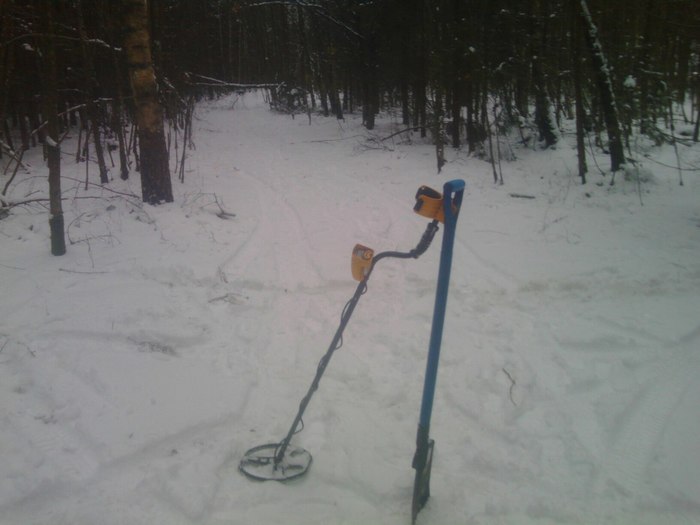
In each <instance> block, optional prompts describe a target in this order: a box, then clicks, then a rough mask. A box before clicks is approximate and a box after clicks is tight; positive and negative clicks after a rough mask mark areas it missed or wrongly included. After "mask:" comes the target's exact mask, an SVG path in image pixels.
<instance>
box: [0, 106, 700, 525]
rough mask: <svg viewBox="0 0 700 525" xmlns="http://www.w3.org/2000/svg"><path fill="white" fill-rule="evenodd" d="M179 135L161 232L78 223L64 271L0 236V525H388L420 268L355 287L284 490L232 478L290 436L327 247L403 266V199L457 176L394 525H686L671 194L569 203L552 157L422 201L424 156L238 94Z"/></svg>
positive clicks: (104, 210)
mask: <svg viewBox="0 0 700 525" xmlns="http://www.w3.org/2000/svg"><path fill="white" fill-rule="evenodd" d="M198 119H199V120H198V125H199V132H198V134H197V135H196V142H197V150H196V152H194V156H193V158H192V159H191V160H190V164H189V168H190V169H189V170H188V172H187V173H186V181H185V184H184V185H181V184H179V183H176V186H175V188H176V191H177V192H178V196H177V202H176V203H175V204H174V205H173V206H163V207H160V208H155V209H154V208H144V209H142V208H140V207H139V206H137V205H135V204H133V203H129V202H128V201H126V200H116V201H113V202H112V203H111V204H109V205H108V203H106V202H103V201H74V202H73V203H71V204H70V205H69V207H68V209H67V223H69V224H70V228H69V231H70V233H71V234H72V238H73V239H78V240H81V242H78V243H77V244H73V245H71V246H69V253H68V254H67V255H66V256H65V257H63V258H60V260H59V259H55V258H50V257H49V256H47V255H46V253H45V252H46V235H47V231H46V230H47V227H46V224H45V222H46V221H45V216H44V215H43V214H38V213H30V212H29V211H25V212H23V213H18V214H16V215H15V216H13V217H11V218H9V219H5V220H3V221H0V234H1V236H0V243H2V246H1V247H2V250H0V287H1V289H2V290H3V302H2V303H0V395H1V397H0V421H1V423H2V424H1V425H0V453H1V456H0V524H1V525H5V524H7V525H19V524H25V523H37V524H44V523H45V524H51V525H62V524H66V525H68V524H70V525H89V524H94V523H102V524H107V525H109V524H117V523H135V524H137V523H144V524H145V523H149V524H150V523H168V524H183V525H184V524H187V525H195V524H196V525H200V524H201V525H209V524H212V525H216V524H227V525H231V524H241V525H243V524H251V523H264V524H302V523H303V524H305V525H307V524H319V525H320V524H329V523H333V524H336V523H337V524H348V525H350V524H357V523H368V524H369V523H381V524H386V525H393V524H396V525H398V524H406V523H409V522H410V500H411V489H412V483H413V472H414V471H413V470H412V469H411V459H412V455H413V451H414V439H415V430H416V425H417V417H418V409H419V405H420V393H421V392H420V390H421V388H422V381H423V373H424V366H425V357H426V352H427V344H428V337H429V332H430V320H431V315H432V305H433V300H434V286H435V278H436V274H437V263H438V257H439V250H438V248H437V247H433V248H432V249H431V250H430V251H429V252H428V253H426V254H425V255H424V256H423V257H422V258H421V259H419V260H417V261H386V262H382V263H381V264H380V265H378V267H377V270H376V271H375V273H374V275H373V278H372V281H371V282H370V285H369V291H368V293H367V294H366V295H365V296H364V297H363V298H362V300H361V302H360V304H359V306H358V308H357V310H356V312H355V315H354V316H353V319H352V321H351V323H350V325H349V326H348V328H347V330H346V333H345V338H344V339H345V344H344V346H343V348H342V349H341V350H339V351H338V352H337V353H336V354H335V356H334V357H333V361H332V362H331V364H330V366H329V367H328V370H327V371H326V374H325V376H324V378H323V381H322V382H321V386H320V388H319V390H318V392H317V393H316V394H315V396H314V398H313V400H312V402H311V404H310V405H309V409H308V411H307V415H306V417H305V428H304V430H303V432H302V433H300V434H298V435H297V436H295V438H294V442H295V443H296V444H298V445H300V446H303V447H305V448H307V449H308V450H309V451H310V452H312V454H313V456H314V463H313V465H312V467H311V470H310V472H309V474H308V475H307V476H306V477H304V478H303V479H301V480H298V481H295V482H293V483H288V484H277V483H253V482H250V481H249V480H247V479H246V478H244V477H243V476H241V475H240V474H239V473H238V472H237V464H238V461H239V459H240V457H241V455H242V454H243V452H244V451H245V450H246V449H248V448H250V447H252V446H254V445H258V444H262V443H266V442H271V441H276V440H279V439H281V438H282V437H283V436H284V434H285V433H286V432H287V430H288V426H289V425H290V424H291V421H292V418H293V416H294V414H295V413H296V410H297V408H298V403H299V401H300V399H301V397H302V395H303V394H304V393H305V392H306V389H307V388H308V385H309V383H310V381H311V379H312V377H313V374H314V372H315V369H316V364H317V362H318V360H319V358H320V357H321V356H322V355H323V353H324V352H325V350H326V348H327V345H328V343H329V342H330V338H331V336H332V335H333V333H334V331H335V328H336V326H337V324H338V321H339V316H340V312H341V309H342V307H343V305H344V304H345V301H346V300H347V299H348V298H349V297H350V296H351V295H352V293H353V291H354V288H355V283H354V282H353V281H352V279H351V277H350V268H349V260H350V250H351V248H352V246H353V245H354V244H355V243H356V242H361V243H363V244H366V245H368V246H372V247H374V248H375V249H377V250H386V249H401V250H407V249H410V248H412V247H413V246H414V245H415V244H416V242H417V241H418V239H419V238H420V235H421V234H422V232H423V229H424V227H425V222H424V219H422V218H420V217H418V216H416V215H414V214H413V213H412V211H411V208H412V204H413V194H414V193H415V190H416V189H417V187H418V186H419V185H421V184H429V185H432V186H434V187H437V188H440V187H441V186H442V184H443V182H444V181H446V180H449V179H452V178H457V177H459V178H464V179H466V181H467V193H466V195H465V200H464V208H463V212H462V216H461V217H460V224H459V226H458V232H457V244H456V247H455V256H454V259H455V267H454V270H453V280H452V287H451V290H450V300H449V305H448V319H447V322H446V326H445V336H444V342H443V352H442V361H441V368H440V371H439V378H438V388H437V393H436V400H435V410H434V413H433V420H432V429H431V436H432V437H433V438H434V439H435V440H436V443H437V445H436V455H435V462H434V465H433V479H432V497H431V499H430V501H429V503H428V505H427V507H426V508H425V509H424V510H423V511H422V512H421V513H420V515H419V520H418V522H419V523H420V524H428V523H440V524H442V523H469V524H484V525H492V524H509V525H521V524H537V525H544V524H552V523H558V524H565V525H574V524H589V523H600V524H616V525H617V524H619V525H622V524H630V523H634V524H635V525H636V524H642V525H644V524H657V523H667V524H670V525H675V524H679V525H680V524H695V523H700V489H698V487H700V439H698V436H700V418H698V417H697V414H698V411H697V407H698V406H699V404H700V387H699V386H698V385H700V383H699V382H698V381H697V377H698V376H700V353H699V352H698V349H699V348H700V317H699V316H698V313H697V312H698V311H700V257H699V256H700V228H698V225H700V209H698V206H697V195H698V190H699V189H700V187H699V186H700V181H699V180H698V177H697V175H695V176H694V178H693V177H692V176H690V175H689V177H688V179H687V180H686V187H685V188H683V189H680V188H678V187H677V186H676V185H675V184H674V181H675V179H674V174H673V173H672V172H669V173H668V174H666V173H660V174H658V176H657V182H656V184H654V185H652V186H650V188H649V192H648V193H647V194H645V195H644V200H645V202H644V206H641V205H640V203H639V197H638V195H637V193H636V186H634V185H633V184H632V183H628V182H625V181H620V182H619V184H618V185H617V186H616V187H615V188H612V189H610V188H609V187H608V186H607V185H605V186H596V185H595V184H590V185H589V186H587V187H585V188H581V187H579V186H576V184H575V181H573V182H572V180H571V177H570V176H568V175H566V174H565V173H566V171H567V163H573V161H572V159H573V158H574V157H573V156H572V155H571V152H569V151H567V150H566V148H561V149H560V150H559V151H548V152H538V153H534V152H529V151H520V152H518V154H519V155H520V156H521V159H520V161H519V162H517V163H512V164H506V165H504V169H505V170H506V173H505V174H504V175H505V179H506V186H504V187H494V186H493V185H492V184H491V182H490V168H489V167H488V166H487V165H486V164H485V163H483V162H481V161H478V160H474V159H469V158H465V157H464V155H463V154H458V155H455V153H454V152H452V151H450V152H449V153H450V154H451V155H453V158H452V159H450V160H451V162H450V163H449V164H448V165H447V166H446V168H445V169H444V170H443V174H442V175H440V176H437V175H435V173H434V153H433V150H432V148H431V147H430V146H429V145H417V144H414V145H411V146H408V145H402V144H398V143H394V144H390V145H389V148H388V149H384V150H380V149H368V148H367V147H366V145H364V144H363V143H362V142H361V139H360V138H359V137H358V135H359V134H361V133H362V128H361V127H360V126H359V124H358V122H357V121H356V119H355V118H354V117H351V118H349V119H348V120H347V121H345V122H340V123H338V122H336V121H335V120H334V119H322V118H318V119H316V118H315V119H314V121H313V123H312V125H309V123H308V120H307V119H306V116H297V118H296V119H290V118H289V117H287V116H281V115H276V114H274V113H271V112H269V111H267V110H266V109H265V107H264V105H263V104H262V103H261V101H260V100H259V99H257V98H256V97H254V96H251V95H248V96H246V97H242V98H235V101H234V98H229V99H225V100H222V101H218V102H214V103H210V104H208V105H207V106H205V107H202V108H200V110H199V111H198ZM381 126H384V127H380V129H379V130H378V133H379V134H386V135H388V134H389V133H388V132H387V133H384V131H386V130H388V129H389V127H390V122H389V121H388V120H387V121H384V122H383V123H382V125H381ZM686 155H687V156H688V157H690V156H692V155H694V157H693V158H694V159H695V160H700V153H698V151H697V148H696V149H695V150H690V149H689V150H688V151H687V153H686ZM35 164H36V165H39V164H40V163H39V162H38V161H37V162H36V163H35ZM27 184H30V182H28V183H27ZM114 184H115V185H116V184H122V183H121V182H119V183H117V182H116V181H115V183H114ZM130 184H131V185H133V186H134V187H135V188H136V187H138V184H137V181H132V182H131V183H130ZM19 189H22V190H23V189H24V188H23V187H22V186H19ZM19 189H18V191H19ZM509 192H512V193H527V194H532V195H534V196H535V199H527V200H525V199H514V198H512V197H509V196H508V193H509ZM214 193H215V194H216V198H217V199H218V200H219V202H221V203H222V204H223V206H224V207H225V209H226V210H228V211H231V212H234V213H235V214H236V216H235V217H234V218H231V219H228V220H225V219H222V218H219V217H217V215H216V212H217V211H218V208H217V206H216V205H214V197H213V194H214ZM439 242H440V234H438V239H437V240H436V243H435V244H436V245H437V246H439Z"/></svg>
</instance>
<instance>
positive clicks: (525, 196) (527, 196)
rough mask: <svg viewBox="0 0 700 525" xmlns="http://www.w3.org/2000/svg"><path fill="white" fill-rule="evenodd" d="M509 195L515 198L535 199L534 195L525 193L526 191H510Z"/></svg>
mask: <svg viewBox="0 0 700 525" xmlns="http://www.w3.org/2000/svg"><path fill="white" fill-rule="evenodd" d="M508 196H509V197H513V198H514V199H534V198H535V196H534V195H525V194H524V193H509V194H508Z"/></svg>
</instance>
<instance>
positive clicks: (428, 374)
mask: <svg viewBox="0 0 700 525" xmlns="http://www.w3.org/2000/svg"><path fill="white" fill-rule="evenodd" d="M463 195H464V181H463V180H461V179H460V180H453V181H450V182H447V183H446V184H445V185H444V186H443V197H442V198H443V211H444V213H445V233H444V234H443V236H442V250H441V251H440V270H439V273H438V283H437V291H436V293H435V309H434V310H433V326H432V329H431V331H430V346H429V348H428V363H427V365H426V369H425V382H424V384H423V399H422V401H421V408H420V418H419V421H418V433H417V435H416V453H415V454H414V456H413V465H412V466H413V468H414V469H416V476H415V481H414V483H413V503H412V512H411V514H412V523H413V524H415V523H416V516H417V515H418V512H420V510H421V509H422V508H423V506H424V505H425V503H426V502H427V501H428V498H429V497H430V471H431V468H432V462H433V449H434V447H435V441H434V440H432V439H430V416H431V414H432V412H433V399H434V397H435V384H436V381H437V369H438V362H439V360H440V343H441V341H442V329H443V326H444V324H445V310H446V308H447V291H448V289H449V285H450V270H451V269H452V248H453V246H454V239H455V229H456V227H457V217H458V216H459V210H460V207H461V205H462V197H463Z"/></svg>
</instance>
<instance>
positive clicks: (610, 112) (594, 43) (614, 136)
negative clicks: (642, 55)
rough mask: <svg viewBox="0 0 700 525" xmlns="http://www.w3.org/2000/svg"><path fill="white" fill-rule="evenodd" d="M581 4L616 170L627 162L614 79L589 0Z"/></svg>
mask: <svg viewBox="0 0 700 525" xmlns="http://www.w3.org/2000/svg"><path fill="white" fill-rule="evenodd" d="M579 6H580V7H581V11H580V13H581V16H582V17H583V23H584V29H585V30H584V34H585V35H586V43H587V44H588V49H589V51H590V53H591V57H592V59H593V67H594V70H595V77H596V84H597V85H598V92H599V95H600V102H601V106H602V111H603V117H604V119H605V127H606V128H607V131H608V143H609V145H608V147H609V148H610V169H611V170H612V171H613V172H615V171H617V170H619V169H620V168H621V167H622V166H623V165H624V164H625V152H624V149H623V146H622V132H621V129H620V120H619V118H618V114H617V104H616V103H615V92H614V91H613V85H612V79H611V77H610V67H609V65H608V61H607V58H606V56H605V53H603V46H602V44H601V42H600V38H599V36H598V28H597V26H596V25H595V22H594V21H593V17H592V16H591V12H590V10H589V9H588V2H587V0H580V2H579Z"/></svg>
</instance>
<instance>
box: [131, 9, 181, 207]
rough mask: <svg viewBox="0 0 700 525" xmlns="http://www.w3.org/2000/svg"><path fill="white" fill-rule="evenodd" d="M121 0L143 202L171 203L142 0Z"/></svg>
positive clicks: (163, 131)
mask: <svg viewBox="0 0 700 525" xmlns="http://www.w3.org/2000/svg"><path fill="white" fill-rule="evenodd" d="M123 1H124V4H123V5H124V48H125V51H126V59H127V65H128V67H129V79H130V81H131V90H132V93H133V96H134V105H135V107H136V122H137V124H138V131H139V150H140V160H141V192H142V198H143V201H144V202H148V203H150V204H159V203H161V202H173V191H172V185H171V182H170V169H169V165H168V163H169V159H168V151H167V148H166V145H165V130H164V126H163V109H162V107H161V106H160V103H159V102H158V86H157V84H156V76H155V72H154V70H153V63H152V61H151V45H150V38H149V34H148V15H147V9H146V0H123Z"/></svg>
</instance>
